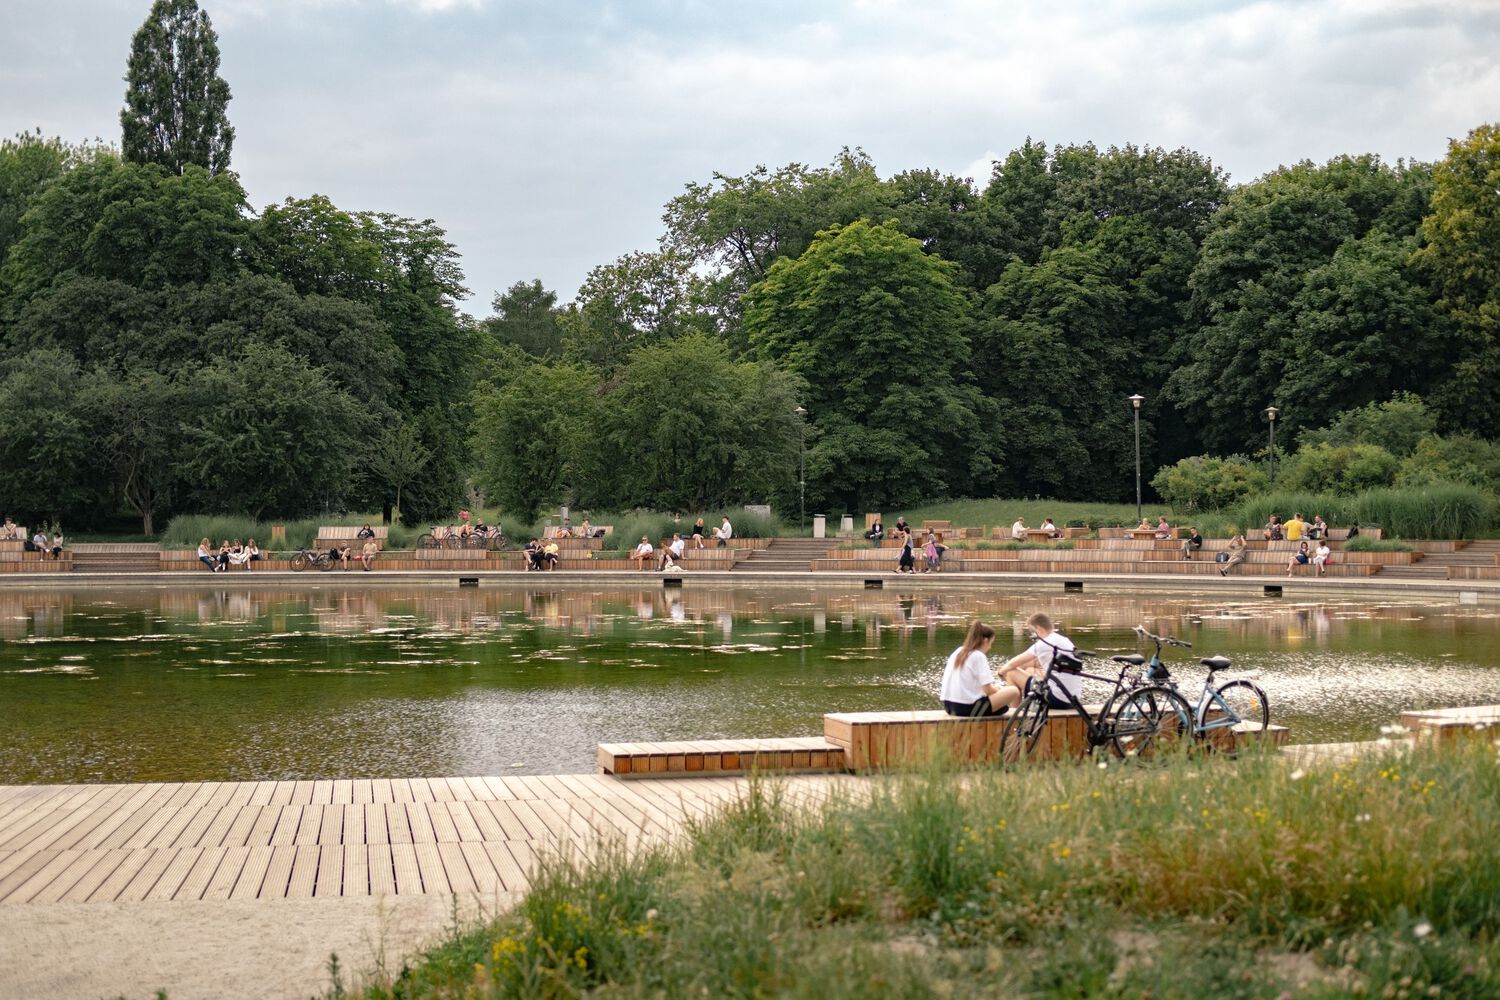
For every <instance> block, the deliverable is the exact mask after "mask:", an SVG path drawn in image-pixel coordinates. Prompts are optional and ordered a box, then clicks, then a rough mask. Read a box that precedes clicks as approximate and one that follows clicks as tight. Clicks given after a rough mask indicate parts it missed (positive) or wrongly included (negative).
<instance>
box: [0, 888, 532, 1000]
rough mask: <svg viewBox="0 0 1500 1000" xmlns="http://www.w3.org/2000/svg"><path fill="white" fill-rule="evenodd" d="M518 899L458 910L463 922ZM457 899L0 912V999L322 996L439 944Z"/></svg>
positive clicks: (57, 906)
mask: <svg viewBox="0 0 1500 1000" xmlns="http://www.w3.org/2000/svg"><path fill="white" fill-rule="evenodd" d="M517 898H519V897H518V896H511V895H507V894H502V895H501V897H500V898H498V899H496V898H494V897H487V898H485V899H484V900H475V899H472V898H468V899H464V900H462V901H460V905H459V913H458V919H459V920H460V922H464V923H468V922H472V921H474V920H477V919H479V918H480V917H481V916H483V915H486V914H491V913H494V912H495V911H496V909H497V908H505V907H508V906H511V905H513V904H514V902H515V901H516V899H517ZM454 904H455V899H454V897H452V896H439V895H433V896H400V897H397V896H388V897H383V898H370V897H363V898H360V897H355V898H343V899H278V900H266V901H256V900H245V901H238V900H235V901H213V902H209V901H192V902H185V901H175V902H173V901H167V902H141V903H50V904H41V905H21V906H0V998H3V1000H51V998H59V1000H62V998H67V1000H75V998H93V997H103V998H109V1000H113V998H117V997H124V998H126V1000H143V998H147V1000H149V998H152V997H155V996H156V993H157V991H158V990H165V991H166V994H167V997H168V998H169V1000H200V998H202V1000H208V998H213V1000H220V998H235V997H247V998H249V997H254V998H258V1000H259V998H264V1000H281V998H287V1000H291V998H296V1000H305V998H308V997H314V996H318V995H320V994H321V993H322V992H323V991H325V990H327V989H328V988H329V986H330V985H331V980H330V979H329V975H328V956H329V954H330V953H336V954H337V955H338V957H339V964H340V966H341V967H342V968H343V969H345V970H347V971H346V978H345V982H346V983H349V982H350V981H351V980H354V981H359V980H361V979H363V978H367V977H368V976H370V975H371V974H372V973H374V972H375V971H376V970H378V969H380V968H385V969H389V970H391V971H392V972H395V971H398V970H399V969H400V968H401V960H402V958H404V957H406V956H409V955H411V954H413V953H414V952H416V951H417V950H419V949H421V948H422V947H424V946H426V945H430V944H433V943H435V942H437V941H439V940H441V939H442V937H443V936H444V934H445V933H446V932H447V930H448V929H449V928H451V927H452V926H453V920H454Z"/></svg>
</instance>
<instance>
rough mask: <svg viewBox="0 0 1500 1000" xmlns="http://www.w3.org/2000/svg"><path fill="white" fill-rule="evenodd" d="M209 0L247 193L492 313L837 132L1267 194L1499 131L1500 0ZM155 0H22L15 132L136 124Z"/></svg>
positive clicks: (802, 158)
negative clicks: (1271, 175)
mask: <svg viewBox="0 0 1500 1000" xmlns="http://www.w3.org/2000/svg"><path fill="white" fill-rule="evenodd" d="M199 3H200V5H201V6H202V7H203V8H204V9H205V10H207V11H208V13H209V16H210V17H211V18H212V20H213V24H214V28H215V30H216V31H217V32H218V36H219V46H220V50H221V54H222V62H221V66H220V74H221V75H222V76H223V77H224V79H226V80H227V81H228V82H229V85H230V88H231V90H232V91H233V95H234V96H233V100H232V101H231V102H230V105H229V114H230V118H231V121H232V122H233V124H234V127H235V131H236V135H235V143H234V152H233V167H234V169H235V170H236V171H237V172H238V173H239V175H240V180H241V182H242V183H243V184H244V186H245V189H246V191H247V192H248V193H249V198H250V202H251V204H252V206H254V207H255V208H256V209H260V208H263V207H264V206H266V205H268V204H271V203H274V202H278V201H281V200H283V199H284V198H287V197H306V196H308V195H311V194H315V193H317V194H324V195H327V196H328V197H329V198H331V199H332V200H333V201H334V203H335V204H337V205H338V206H340V207H341V208H344V209H348V210H351V211H352V210H374V211H389V212H395V213H398V214H401V215H407V216H411V217H414V218H418V219H425V218H431V219H434V220H436V222H437V223H438V224H439V225H441V226H442V227H443V228H444V229H446V230H447V232H448V234H449V238H450V239H451V240H452V241H453V242H454V243H455V244H456V246H457V247H458V250H459V252H460V254H461V256H462V261H463V266H464V271H465V273H466V275H467V277H468V286H469V288H470V289H471V291H472V293H473V294H472V298H470V299H469V300H468V301H466V302H465V303H464V304H463V306H464V308H465V309H466V310H467V311H469V312H471V313H473V314H475V315H476V316H483V315H486V314H488V313H489V311H490V302H491V300H492V299H493V298H494V296H495V295H496V293H497V292H499V291H502V290H504V289H505V288H507V287H509V286H510V285H512V284H514V283H515V282H517V281H530V280H532V279H535V278H540V279H541V280H542V282H543V284H544V285H546V286H547V287H548V288H551V289H553V290H555V291H557V292H558V295H559V299H560V300H561V301H569V300H571V299H572V298H573V297H574V295H575V293H576V292H577V289H578V287H579V285H580V284H581V283H582V281H583V279H584V277H585V275H586V274H587V273H588V271H589V270H590V269H591V268H592V267H594V266H596V265H598V264H602V263H607V262H609V261H612V260H614V259H615V258H617V257H619V256H621V255H623V254H626V253H630V252H633V251H636V250H647V249H652V248H654V246H655V245H656V241H657V239H658V237H659V236H660V235H661V232H662V224H661V216H662V210H663V206H664V205H665V204H666V203H667V201H668V200H670V199H671V198H672V197H673V196H675V195H676V194H678V193H680V192H681V191H682V189H683V186H684V185H685V184H687V183H688V182H691V181H697V182H707V181H709V180H710V179H711V178H712V177H713V175H714V173H715V172H720V173H725V174H729V175H738V174H742V173H745V172H746V171H748V170H750V169H753V168H754V167H755V166H756V165H757V164H766V165H768V166H771V167H776V166H780V165H784V164H786V163H791V162H799V163H806V164H809V165H824V164H827V163H829V162H831V161H832V160H833V159H834V157H835V156H836V155H837V154H838V152H839V150H840V148H841V147H843V146H851V147H854V146H858V147H862V148H863V149H864V150H865V151H866V152H868V153H869V154H870V156H871V158H872V159H873V160H874V162H875V164H876V166H877V168H878V169H879V171H880V173H881V175H882V176H890V175H891V174H895V173H898V172H900V171H901V170H905V169H911V168H922V167H926V168H935V169H938V170H942V171H944V172H949V173H956V174H958V175H960V176H967V177H973V178H974V179H975V180H976V182H978V183H979V184H980V185H981V186H982V185H983V183H984V182H985V180H986V179H987V178H988V176H989V172H990V164H991V161H992V160H993V159H995V158H996V157H1003V156H1004V155H1005V153H1006V152H1008V151H1009V150H1011V149H1013V148H1015V147H1016V146H1018V145H1020V144H1021V143H1022V142H1023V141H1025V139H1026V138H1027V137H1028V136H1030V137H1032V138H1035V139H1039V140H1044V141H1046V142H1048V143H1054V144H1055V143H1073V142H1089V141H1092V142H1094V143H1095V144H1097V145H1099V146H1100V147H1106V146H1109V145H1114V144H1124V143H1134V144H1136V145H1146V146H1163V147H1166V148H1168V149H1172V148H1176V147H1179V146H1186V147H1189V148H1192V149H1194V150H1197V151H1199V152H1201V153H1203V154H1205V155H1207V156H1209V157H1210V158H1212V159H1213V161H1214V162H1215V163H1216V164H1218V165H1219V166H1221V167H1222V168H1224V169H1225V170H1226V171H1227V172H1228V173H1229V175H1230V178H1231V180H1232V181H1234V182H1246V181H1250V180H1253V179H1254V178H1255V177H1257V176H1260V175H1262V174H1264V173H1265V172H1267V171H1269V170H1273V169H1275V168H1276V167H1277V166H1279V165H1282V164H1287V163H1293V162H1296V161H1298V160H1303V159H1310V160H1313V161H1324V160H1327V159H1328V158H1330V157H1332V156H1336V155H1339V154H1343V153H1364V152H1373V153H1378V154H1380V155H1381V156H1382V157H1385V158H1386V159H1388V160H1395V159H1396V158H1398V157H1405V158H1416V159H1420V160H1436V159H1440V158H1441V157H1442V156H1443V155H1444V154H1445V151H1446V149H1447V143H1448V141H1449V140H1450V139H1452V138H1458V137H1462V136H1463V135H1464V134H1466V133H1467V132H1468V131H1469V130H1470V129H1471V128H1473V127H1474V126H1476V125H1479V124H1481V123H1483V122H1486V121H1496V120H1500V0H1259V2H1239V0H989V2H985V0H827V2H819V0H802V2H790V0H787V2H782V0H768V2H758V0H733V2H731V0H722V2H718V3H711V2H698V0H632V2H597V0H596V2H582V0H580V2H568V0H553V2H529V3H528V2H521V0H199ZM149 9H150V3H149V0H0V132H3V134H6V135H9V134H12V133H15V132H17V131H20V130H23V129H34V128H38V127H39V128H40V129H41V130H42V132H43V133H45V134H49V135H58V136H62V137H64V138H67V139H74V140H76V139H87V138H94V137H101V138H104V139H106V140H109V141H112V142H118V139H119V111H120V107H121V105H122V104H123V95H124V82H123V77H124V73H125V61H126V57H127V55H128V52H129V47H130V39H131V36H132V34H133V33H134V32H135V30H136V29H137V28H138V27H139V26H140V24H141V22H142V21H143V20H144V19H145V17H146V15H147V13H148V12H149Z"/></svg>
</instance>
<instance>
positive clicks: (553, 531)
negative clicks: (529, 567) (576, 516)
mask: <svg viewBox="0 0 1500 1000" xmlns="http://www.w3.org/2000/svg"><path fill="white" fill-rule="evenodd" d="M582 530H583V525H581V524H580V525H576V526H572V525H570V526H569V528H568V531H569V534H568V536H567V538H576V539H577V540H578V541H583V540H584V539H583V536H581V535H574V534H572V532H574V531H582ZM589 531H591V532H593V534H591V535H589V537H590V538H595V539H601V538H608V537H609V536H610V535H613V534H614V533H615V526H614V525H612V524H591V525H589ZM600 532H603V534H600ZM561 533H562V527H561V525H556V524H554V525H549V526H548V527H546V528H543V529H542V537H543V538H549V539H550V538H556V539H557V540H558V541H566V540H567V539H565V538H562V537H560V535H561Z"/></svg>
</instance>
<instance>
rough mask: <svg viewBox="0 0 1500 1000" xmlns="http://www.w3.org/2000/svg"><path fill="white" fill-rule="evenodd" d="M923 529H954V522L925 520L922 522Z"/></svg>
mask: <svg viewBox="0 0 1500 1000" xmlns="http://www.w3.org/2000/svg"><path fill="white" fill-rule="evenodd" d="M922 530H923V531H952V530H953V522H952V521H923V522H922Z"/></svg>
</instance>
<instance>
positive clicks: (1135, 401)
mask: <svg viewBox="0 0 1500 1000" xmlns="http://www.w3.org/2000/svg"><path fill="white" fill-rule="evenodd" d="M1145 399H1146V397H1145V396H1142V395H1141V394H1140V393H1136V394H1135V395H1134V396H1131V397H1130V407H1131V409H1132V410H1134V411H1135V520H1136V523H1137V524H1139V523H1140V520H1141V403H1143V402H1145Z"/></svg>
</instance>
